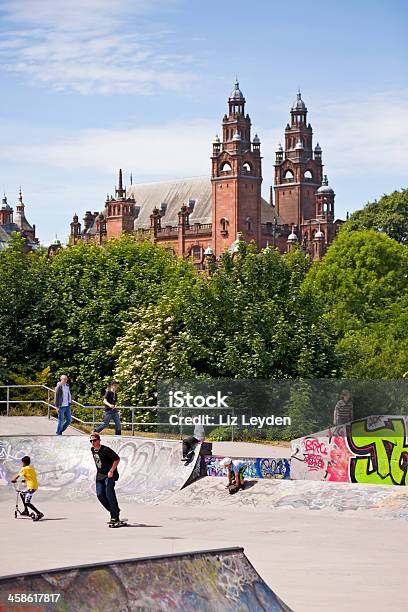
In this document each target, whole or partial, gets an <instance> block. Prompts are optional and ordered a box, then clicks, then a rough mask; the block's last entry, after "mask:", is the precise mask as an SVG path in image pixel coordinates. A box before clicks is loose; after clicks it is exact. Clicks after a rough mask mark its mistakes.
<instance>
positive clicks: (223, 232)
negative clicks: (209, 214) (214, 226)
mask: <svg viewBox="0 0 408 612" xmlns="http://www.w3.org/2000/svg"><path fill="white" fill-rule="evenodd" d="M220 225H221V235H222V236H226V235H227V234H228V225H229V221H228V219H226V218H225V217H222V218H221V219H220Z"/></svg>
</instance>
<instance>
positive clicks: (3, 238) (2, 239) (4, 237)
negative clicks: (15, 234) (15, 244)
mask: <svg viewBox="0 0 408 612" xmlns="http://www.w3.org/2000/svg"><path fill="white" fill-rule="evenodd" d="M9 240H10V236H9V235H8V233H7V232H6V231H5V230H4V229H3V228H2V226H1V225H0V250H1V249H4V248H5V246H6V244H7V242H8V241H9Z"/></svg>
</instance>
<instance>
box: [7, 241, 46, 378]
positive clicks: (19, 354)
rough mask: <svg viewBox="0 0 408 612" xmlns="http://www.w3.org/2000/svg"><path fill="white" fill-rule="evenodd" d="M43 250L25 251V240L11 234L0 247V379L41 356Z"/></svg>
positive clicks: (34, 363) (35, 363)
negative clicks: (7, 241)
mask: <svg viewBox="0 0 408 612" xmlns="http://www.w3.org/2000/svg"><path fill="white" fill-rule="evenodd" d="M46 264H47V259H46V253H44V251H43V250H39V251H37V252H31V253H27V252H26V249H25V240H24V238H23V237H22V236H21V235H20V234H15V235H13V237H12V239H11V240H10V242H9V243H8V245H7V247H6V248H5V249H4V250H2V251H0V286H1V291H0V356H1V360H0V370H1V371H2V378H3V380H7V379H9V377H10V374H11V373H12V372H16V371H17V370H20V371H27V370H31V371H33V370H36V369H39V368H40V367H41V362H42V360H43V359H44V358H45V351H46V341H47V331H48V328H47V321H46V315H45V309H46V301H45V291H46V287H47V284H48V269H47V265H46Z"/></svg>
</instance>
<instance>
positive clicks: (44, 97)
mask: <svg viewBox="0 0 408 612" xmlns="http://www.w3.org/2000/svg"><path fill="white" fill-rule="evenodd" d="M407 30H408V8H407V5H406V3H405V2H403V1H398V0H390V1H388V2H387V3H385V2H383V1H380V0H371V1H370V2H368V0H366V1H361V2H355V1H354V2H351V1H349V0H346V1H343V2H342V3H340V2H338V1H334V0H326V1H325V2H323V1H321V0H314V1H313V2H309V3H305V2H304V1H303V2H301V1H299V0H292V1H291V2H290V3H285V2H277V1H276V0H256V1H255V2H252V3H250V2H248V1H243V0H234V2H233V3H220V2H216V1H214V0H207V1H206V2H200V1H198V0H189V1H187V0H116V2H112V1H111V0H81V1H80V0H70V1H66V0H58V1H57V2H55V0H35V1H33V0H6V1H1V0H0V70H1V83H2V89H1V96H0V104H1V113H0V130H1V132H0V134H1V138H0V158H1V159H0V163H1V180H0V189H1V190H3V191H5V192H6V194H7V196H8V199H9V203H11V204H12V205H13V204H15V201H16V199H17V195H18V189H19V186H20V184H21V185H22V189H23V195H24V199H25V201H26V205H27V216H28V218H29V220H30V221H31V222H32V223H35V224H36V226H37V231H38V235H39V237H40V239H41V240H42V241H43V242H44V243H45V244H46V243H48V242H50V241H52V240H53V238H54V237H55V234H57V235H58V237H59V238H60V239H61V240H65V239H66V237H67V235H68V231H69V222H70V221H71V219H72V215H73V213H74V212H77V213H78V214H79V216H80V217H82V216H83V213H84V211H85V210H95V211H96V210H101V209H102V208H103V203H104V199H105V196H106V193H107V192H109V193H111V192H112V190H113V189H114V184H115V180H116V174H117V169H118V168H119V167H122V168H123V169H124V172H125V177H127V176H128V174H129V172H130V171H132V172H133V178H134V182H142V181H150V180H160V179H169V178H180V177H185V176H197V175H204V174H208V173H209V171H210V161H209V155H210V148H211V141H212V138H213V137H214V135H215V133H217V132H219V131H220V121H221V118H222V116H223V114H224V112H225V110H226V99H227V97H228V94H229V92H230V91H231V89H232V85H233V81H234V79H235V75H237V76H238V78H239V81H240V85H241V89H242V90H243V92H244V94H245V97H246V99H247V110H248V112H249V114H250V116H251V119H252V123H253V130H254V132H255V131H257V132H258V134H259V135H260V137H261V142H262V148H261V150H262V154H263V156H264V160H263V176H264V183H263V188H264V193H265V194H267V193H268V190H269V185H270V184H271V182H272V181H273V160H274V151H275V148H276V145H277V144H278V143H279V142H280V141H281V140H282V139H283V131H284V127H285V125H286V123H287V121H288V118H289V109H290V106H291V103H292V101H293V99H294V98H295V95H296V91H297V88H298V87H300V88H301V91H302V96H303V99H304V100H305V102H306V104H307V106H308V109H309V119H310V121H311V123H312V126H313V128H314V138H315V142H316V141H317V140H318V141H319V142H320V144H321V146H322V149H323V161H324V164H325V169H326V172H327V174H328V175H329V181H330V183H331V185H332V186H333V188H334V190H335V192H336V213H337V216H339V217H344V216H345V214H346V211H353V210H355V209H357V208H360V207H361V206H362V205H363V204H364V203H365V202H367V201H368V200H371V199H374V198H376V197H379V196H381V195H382V194H383V193H386V192H389V191H392V190H394V189H399V188H402V187H407V168H408V121H407V116H408V114H407V109H408V85H407V74H408V66H407V63H408V59H407V58H408V53H407V51H408V49H407V47H408V43H407V38H408V37H407V36H406V32H407Z"/></svg>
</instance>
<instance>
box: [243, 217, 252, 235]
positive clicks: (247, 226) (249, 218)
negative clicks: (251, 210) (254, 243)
mask: <svg viewBox="0 0 408 612" xmlns="http://www.w3.org/2000/svg"><path fill="white" fill-rule="evenodd" d="M245 224H246V228H247V231H248V232H250V231H251V227H252V218H251V217H247V218H246V219H245Z"/></svg>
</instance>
